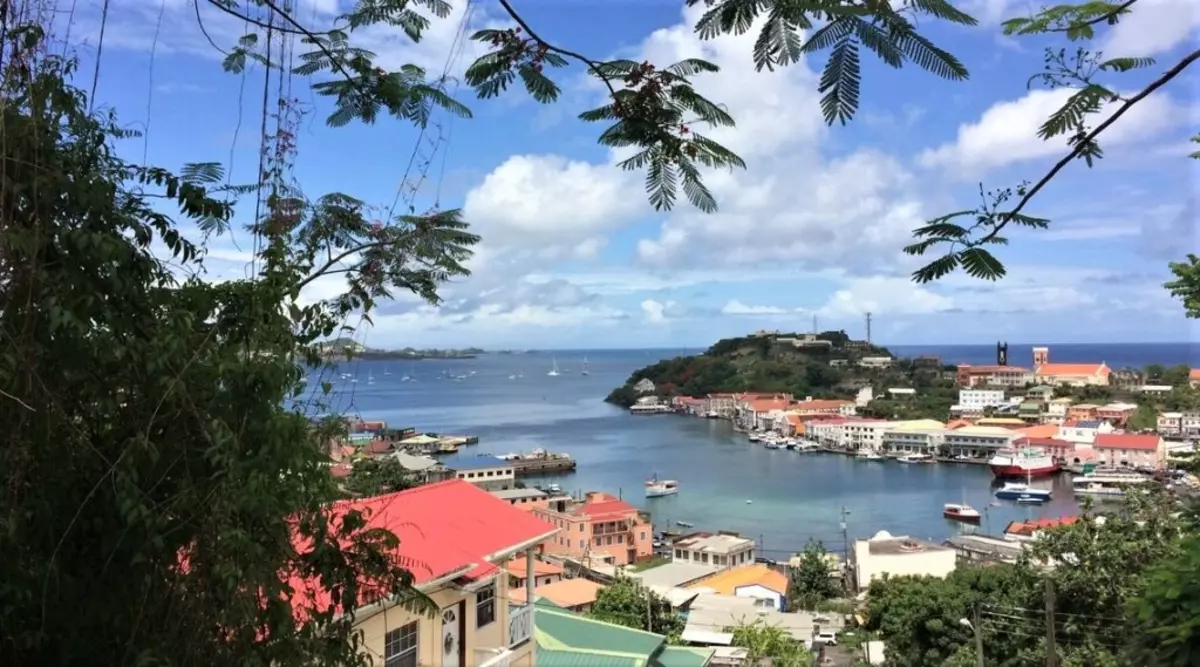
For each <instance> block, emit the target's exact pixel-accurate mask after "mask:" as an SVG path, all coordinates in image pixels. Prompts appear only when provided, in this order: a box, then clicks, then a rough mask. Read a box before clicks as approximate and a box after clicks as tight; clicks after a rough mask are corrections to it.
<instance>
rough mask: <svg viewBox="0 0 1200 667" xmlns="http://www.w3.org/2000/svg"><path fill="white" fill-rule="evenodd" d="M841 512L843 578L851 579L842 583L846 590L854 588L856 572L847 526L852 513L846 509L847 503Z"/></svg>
mask: <svg viewBox="0 0 1200 667" xmlns="http://www.w3.org/2000/svg"><path fill="white" fill-rule="evenodd" d="M839 514H841V528H842V558H843V560H842V577H843V579H849V581H843V582H842V585H843V586H845V587H846V590H854V588H855V587H854V584H855V579H854V572H853V570H852V569H851V567H850V533H849V531H848V530H847V527H846V517H847V516H848V515H849V514H850V510H848V509H846V506H845V505H842V510H841V512H839Z"/></svg>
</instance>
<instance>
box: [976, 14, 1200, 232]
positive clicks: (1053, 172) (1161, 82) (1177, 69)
mask: <svg viewBox="0 0 1200 667" xmlns="http://www.w3.org/2000/svg"><path fill="white" fill-rule="evenodd" d="M1133 1H1136V0H1133ZM1130 4H1132V2H1131V3H1130ZM1197 60H1200V50H1198V51H1193V52H1191V53H1189V54H1188V55H1187V56H1185V57H1184V58H1183V60H1180V61H1179V63H1177V64H1176V65H1175V66H1174V67H1172V68H1171V69H1169V70H1167V71H1166V72H1165V73H1164V74H1163V75H1162V76H1161V77H1159V78H1158V79H1155V80H1154V82H1152V83H1151V84H1150V85H1148V86H1146V87H1145V88H1144V89H1142V92H1140V93H1138V94H1137V95H1134V96H1133V97H1131V98H1129V99H1128V100H1126V101H1125V103H1124V104H1122V105H1121V106H1120V108H1118V109H1117V110H1116V111H1115V112H1114V113H1113V115H1111V116H1109V117H1108V118H1107V119H1105V121H1104V122H1103V123H1100V124H1099V125H1097V126H1096V129H1094V130H1092V131H1091V132H1089V133H1088V135H1087V136H1086V137H1084V138H1083V139H1082V140H1080V141H1078V142H1076V143H1075V148H1074V149H1072V150H1071V152H1070V153H1068V154H1067V155H1066V157H1064V158H1063V159H1061V160H1059V161H1058V162H1057V163H1055V165H1054V166H1053V167H1052V168H1051V169H1050V171H1048V172H1046V175H1045V176H1042V178H1041V180H1039V181H1038V182H1037V183H1036V184H1034V186H1033V187H1032V188H1030V189H1029V191H1028V192H1026V193H1025V196H1023V197H1021V201H1019V202H1017V205H1016V207H1015V208H1013V209H1012V210H1011V211H1008V212H1007V213H1005V214H1003V216H1002V219H1001V221H1000V222H999V223H997V224H996V226H995V227H993V228H992V231H990V232H988V233H987V234H985V235H984V236H983V237H982V238H980V239H979V240H977V241H975V242H973V243H971V247H978V246H981V245H983V244H985V243H987V242H988V241H991V240H992V239H994V238H996V236H997V235H998V234H999V233H1000V231H1001V230H1003V229H1004V227H1005V226H1007V225H1008V223H1009V222H1011V221H1012V219H1013V218H1014V217H1016V216H1017V214H1019V213H1020V212H1021V209H1023V208H1025V205H1026V204H1028V203H1029V202H1030V200H1032V199H1033V198H1034V196H1035V195H1037V193H1038V192H1040V191H1041V190H1042V188H1044V187H1046V185H1047V184H1048V183H1050V181H1052V180H1053V179H1054V177H1055V176H1057V175H1058V172H1060V171H1062V170H1063V169H1064V168H1066V166H1067V165H1068V164H1070V163H1071V161H1072V160H1074V159H1075V158H1077V157H1079V155H1080V154H1081V153H1082V152H1083V150H1084V148H1085V147H1086V146H1088V145H1091V144H1092V143H1093V142H1094V141H1095V139H1096V137H1098V136H1100V133H1101V132H1104V131H1105V130H1107V129H1108V128H1109V127H1111V126H1112V124H1113V123H1115V122H1117V120H1119V119H1120V118H1121V116H1123V115H1125V112H1126V111H1129V110H1130V109H1131V108H1133V105H1135V104H1137V103H1138V102H1141V101H1142V100H1144V99H1146V98H1147V97H1149V96H1150V95H1151V94H1152V93H1153V92H1154V91H1156V90H1158V89H1159V88H1162V87H1163V86H1165V85H1167V84H1168V83H1170V81H1171V80H1172V79H1174V78H1175V77H1177V76H1179V75H1180V74H1181V73H1182V72H1183V70H1185V69H1187V68H1188V66H1189V65H1191V64H1192V63H1194V62H1196V61H1197Z"/></svg>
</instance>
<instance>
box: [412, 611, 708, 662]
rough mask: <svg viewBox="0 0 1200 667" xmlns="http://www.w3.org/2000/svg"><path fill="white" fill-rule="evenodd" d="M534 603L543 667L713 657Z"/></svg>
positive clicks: (694, 648) (539, 658)
mask: <svg viewBox="0 0 1200 667" xmlns="http://www.w3.org/2000/svg"><path fill="white" fill-rule="evenodd" d="M534 606H535V607H536V608H537V611H538V628H537V663H538V664H540V665H542V667H580V666H583V665H587V666H595V667H601V666H603V667H610V666H611V667H618V666H625V665H630V666H632V665H639V666H641V667H707V666H708V665H709V663H710V661H711V660H712V657H713V653H714V650H713V649H711V648H703V647H697V646H670V645H668V644H667V638H666V637H664V636H663V635H656V634H654V633H651V632H644V631H642V630H634V629H632V628H627V627H625V626H621V625H616V624H613V623H605V622H603V621H597V620H596V619H593V618H588V617H586V616H580V615H579V614H575V613H572V612H571V611H569V610H566V609H562V608H560V607H558V606H556V605H555V604H553V603H552V602H550V601H547V600H540V601H538V602H537V604H535V605H534ZM437 664H442V663H437ZM389 667H390V666H389ZM472 667H474V665H472Z"/></svg>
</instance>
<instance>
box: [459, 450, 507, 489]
mask: <svg viewBox="0 0 1200 667" xmlns="http://www.w3.org/2000/svg"><path fill="white" fill-rule="evenodd" d="M454 476H455V477H457V478H458V479H461V480H463V481H466V482H470V483H471V484H474V485H475V486H478V487H479V488H481V489H483V490H485V491H504V490H507V489H514V488H516V486H517V476H516V472H515V468H514V467H513V464H512V462H510V461H504V460H501V459H498V458H496V457H494V456H475V457H472V458H469V459H462V460H459V461H455V462H454Z"/></svg>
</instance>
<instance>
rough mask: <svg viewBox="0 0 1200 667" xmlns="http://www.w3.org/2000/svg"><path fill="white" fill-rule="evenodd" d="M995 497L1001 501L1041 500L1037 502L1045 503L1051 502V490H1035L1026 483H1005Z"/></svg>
mask: <svg viewBox="0 0 1200 667" xmlns="http://www.w3.org/2000/svg"><path fill="white" fill-rule="evenodd" d="M995 496H996V497H997V498H999V499H1000V500H1016V501H1017V502H1030V501H1029V499H1031V498H1040V500H1038V501H1036V502H1045V501H1047V500H1050V497H1051V493H1050V490H1049V489H1038V488H1034V487H1032V486H1030V485H1029V484H1026V483H1025V482H1005V483H1004V486H1002V487H1000V488H999V489H998V490H997V491H996V493H995Z"/></svg>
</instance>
